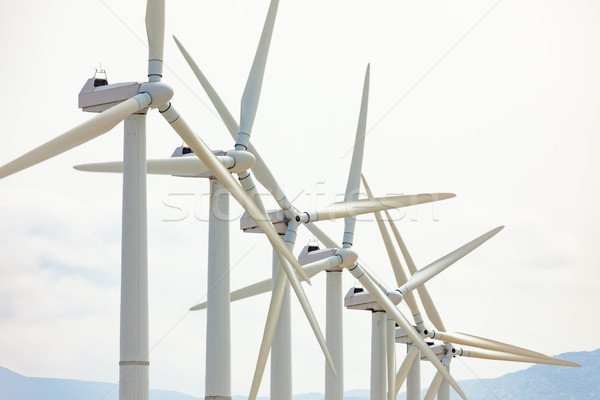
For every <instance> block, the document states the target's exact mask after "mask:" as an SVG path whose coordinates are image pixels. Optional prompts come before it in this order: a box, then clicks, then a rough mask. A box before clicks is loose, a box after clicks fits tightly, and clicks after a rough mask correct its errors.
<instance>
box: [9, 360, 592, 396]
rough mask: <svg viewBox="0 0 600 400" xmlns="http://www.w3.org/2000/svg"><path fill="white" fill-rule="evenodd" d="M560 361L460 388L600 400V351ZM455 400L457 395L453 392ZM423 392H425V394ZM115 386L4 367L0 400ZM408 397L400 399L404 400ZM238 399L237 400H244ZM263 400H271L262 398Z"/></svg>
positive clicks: (106, 390)
mask: <svg viewBox="0 0 600 400" xmlns="http://www.w3.org/2000/svg"><path fill="white" fill-rule="evenodd" d="M557 357H558V358H563V359H567V360H570V361H575V362H577V363H579V364H581V368H565V367H554V366H549V365H535V366H532V367H530V368H528V369H525V370H523V371H519V372H513V373H510V374H506V375H503V376H501V377H499V378H495V379H483V380H475V379H474V380H467V381H460V382H459V384H460V386H461V387H462V388H463V390H464V392H465V393H466V394H467V397H468V398H469V400H489V399H501V400H522V399H527V400H542V399H543V400H583V399H597V398H600V349H598V350H595V351H589V352H577V353H564V354H560V355H558V356H557ZM451 392H452V395H451V398H452V400H458V399H459V396H458V395H457V394H456V393H454V392H453V391H451ZM424 393H425V392H423V395H424ZM118 394H119V390H118V388H117V386H116V385H115V384H113V383H104V382H86V381H76V380H70V379H51V378H29V377H26V376H23V375H20V374H17V373H16V372H13V371H11V370H9V369H6V368H2V367H0V400H16V399H18V400H82V399H86V400H101V399H102V400H117V399H118ZM323 398H324V395H323V394H322V393H303V394H298V395H295V396H294V400H323ZM404 398H405V396H404V393H402V394H400V395H399V396H398V399H399V400H400V399H404ZM245 399H246V397H245V396H234V400H245ZM344 399H345V400H369V391H368V390H361V389H356V390H350V391H347V392H346V394H345V396H344ZM150 400H200V398H198V397H194V396H190V395H187V394H184V393H180V392H172V391H166V390H151V391H150ZM259 400H267V398H266V397H259Z"/></svg>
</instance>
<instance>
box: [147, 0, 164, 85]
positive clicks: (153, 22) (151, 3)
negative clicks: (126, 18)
mask: <svg viewBox="0 0 600 400" xmlns="http://www.w3.org/2000/svg"><path fill="white" fill-rule="evenodd" d="M146 34H147V35H148V50H149V52H148V77H149V78H150V80H151V81H160V79H161V78H162V63H163V52H164V47H165V0H148V2H147V3H146Z"/></svg>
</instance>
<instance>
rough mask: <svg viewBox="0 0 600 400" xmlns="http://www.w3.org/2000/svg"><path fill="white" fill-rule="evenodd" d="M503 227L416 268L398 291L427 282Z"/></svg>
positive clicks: (411, 288) (408, 290)
mask: <svg viewBox="0 0 600 400" xmlns="http://www.w3.org/2000/svg"><path fill="white" fill-rule="evenodd" d="M503 228H504V226H499V227H497V228H495V229H492V230H491V231H489V232H488V233H485V234H483V235H481V236H479V237H478V238H477V239H474V240H472V241H470V242H469V243H467V244H465V245H464V246H462V247H459V248H458V249H456V250H454V251H453V252H452V253H449V254H446V255H445V256H444V257H442V258H440V259H439V260H437V261H434V262H432V263H431V264H429V265H428V266H426V267H424V268H422V269H420V270H418V271H417V272H416V273H415V274H414V275H413V276H412V277H411V278H410V280H409V281H408V282H407V283H406V285H404V286H403V287H401V288H400V291H401V292H402V293H403V294H404V293H405V292H410V291H412V290H414V289H415V288H417V287H419V286H420V285H422V284H423V283H425V282H427V281H428V280H430V279H431V278H433V277H434V276H436V275H437V274H439V273H440V272H442V271H443V270H445V269H446V268H448V267H449V266H451V265H452V264H454V263H455V262H457V261H458V260H460V259H461V258H463V257H464V256H466V255H467V254H469V253H470V252H472V251H473V250H475V249H476V248H477V247H479V246H481V245H482V244H483V243H485V242H486V241H487V240H488V239H490V238H492V236H494V235H496V234H497V233H498V232H500V231H501V230H502V229H503Z"/></svg>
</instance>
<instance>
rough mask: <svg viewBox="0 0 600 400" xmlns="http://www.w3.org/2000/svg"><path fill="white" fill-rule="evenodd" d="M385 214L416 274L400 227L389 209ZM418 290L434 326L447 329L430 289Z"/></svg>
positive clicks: (412, 273) (409, 265)
mask: <svg viewBox="0 0 600 400" xmlns="http://www.w3.org/2000/svg"><path fill="white" fill-rule="evenodd" d="M385 215H386V217H387V220H388V223H389V224H390V227H391V228H392V232H393V233H394V237H395V238H396V242H397V243H398V246H399V247H400V251H401V252H402V256H403V257H404V261H406V266H407V267H408V270H409V272H410V274H411V275H414V274H416V273H417V267H416V265H415V262H414V261H413V259H412V257H411V255H410V253H409V252H408V248H407V247H406V244H405V243H404V240H402V236H400V232H398V228H397V227H396V224H394V222H393V220H392V217H391V215H390V213H389V212H388V211H387V210H386V211H385ZM417 292H418V293H419V298H420V299H421V303H423V308H424V309H425V313H426V314H427V317H428V318H429V320H430V321H431V322H432V323H433V326H435V327H436V328H437V329H439V330H442V331H445V330H446V328H445V327H444V323H443V322H442V318H441V317H440V314H439V313H438V310H437V308H436V307H435V305H434V304H433V300H432V299H431V295H430V294H429V291H428V290H427V288H426V287H425V284H423V285H421V286H419V287H417Z"/></svg>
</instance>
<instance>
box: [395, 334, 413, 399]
mask: <svg viewBox="0 0 600 400" xmlns="http://www.w3.org/2000/svg"><path fill="white" fill-rule="evenodd" d="M418 355H419V349H418V348H417V347H416V346H414V345H413V346H411V347H410V350H409V351H408V353H406V357H404V361H402V365H400V368H399V369H398V373H397V374H396V382H395V383H396V388H395V392H394V398H396V396H398V392H400V388H401V387H402V384H403V383H404V381H405V380H406V377H407V376H408V373H409V372H410V368H411V367H412V365H413V362H415V360H416V362H419V358H418V357H417V356H418Z"/></svg>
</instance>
